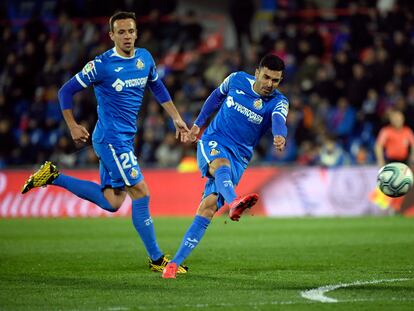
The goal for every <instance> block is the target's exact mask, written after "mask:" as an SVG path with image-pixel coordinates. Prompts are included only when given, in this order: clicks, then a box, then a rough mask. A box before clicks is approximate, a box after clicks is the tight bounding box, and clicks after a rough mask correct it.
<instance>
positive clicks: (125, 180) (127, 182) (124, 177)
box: [108, 144, 131, 187]
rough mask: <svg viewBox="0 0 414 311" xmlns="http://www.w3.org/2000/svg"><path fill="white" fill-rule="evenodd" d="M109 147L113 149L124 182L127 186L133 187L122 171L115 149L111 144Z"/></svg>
mask: <svg viewBox="0 0 414 311" xmlns="http://www.w3.org/2000/svg"><path fill="white" fill-rule="evenodd" d="M108 146H109V149H111V151H112V156H113V157H114V160H115V163H116V166H118V170H119V172H120V173H121V176H122V179H123V180H124V182H125V184H126V185H127V186H128V187H131V184H130V183H129V181H128V178H127V177H126V175H125V172H124V170H123V169H122V166H121V163H120V162H119V160H118V157H117V156H116V153H115V149H114V147H113V146H112V145H111V144H109V145H108Z"/></svg>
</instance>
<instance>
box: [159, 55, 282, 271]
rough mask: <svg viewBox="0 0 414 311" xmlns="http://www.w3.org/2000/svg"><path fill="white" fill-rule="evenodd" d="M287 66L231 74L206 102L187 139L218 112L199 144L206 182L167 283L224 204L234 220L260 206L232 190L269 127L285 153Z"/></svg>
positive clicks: (268, 60)
mask: <svg viewBox="0 0 414 311" xmlns="http://www.w3.org/2000/svg"><path fill="white" fill-rule="evenodd" d="M284 67H285V66H284V63H283V61H282V60H281V59H280V58H279V57H277V56H275V55H271V54H269V55H266V56H264V57H263V58H262V60H261V61H260V64H259V67H258V68H257V69H256V72H255V76H251V75H249V74H247V73H245V72H242V71H241V72H235V73H232V74H231V75H229V76H228V77H227V78H226V79H225V80H224V82H223V83H222V84H221V85H220V87H218V88H217V89H215V90H214V91H213V93H211V95H210V96H209V97H208V98H207V100H206V102H205V103H204V105H203V108H202V109H201V112H200V114H199V116H198V118H197V119H196V120H195V122H194V125H193V127H192V128H191V131H190V133H189V136H188V139H189V140H191V141H195V140H196V137H197V135H198V134H199V132H200V128H201V127H203V126H204V125H205V123H206V121H207V120H208V118H209V117H210V116H211V115H212V113H213V112H215V111H217V110H218V113H217V115H216V116H215V118H214V119H213V121H212V122H211V123H210V124H209V126H208V127H207V129H206V131H205V132H204V134H203V135H202V137H201V139H200V140H199V141H198V144H197V162H198V167H199V169H200V171H201V174H202V175H203V177H204V176H206V177H208V180H207V182H206V186H205V189H204V194H203V197H202V201H201V203H200V206H199V208H198V210H197V212H196V216H195V218H194V221H193V223H192V224H191V226H190V227H189V229H188V231H187V232H186V234H185V235H184V239H183V240H182V242H181V246H180V248H179V249H178V251H177V253H176V254H175V257H174V258H173V259H172V260H171V262H170V263H169V264H168V265H167V266H166V268H165V269H164V271H163V274H162V277H163V278H175V277H176V273H177V271H178V270H177V268H178V267H179V266H180V264H181V263H182V262H183V261H184V259H185V258H187V257H188V256H189V255H190V253H191V251H192V250H193V249H194V248H195V247H196V246H197V245H198V243H199V242H200V240H201V238H202V237H203V235H204V233H205V231H206V229H207V227H208V225H209V224H210V222H211V219H212V218H213V216H214V214H215V213H216V212H217V211H218V209H219V208H221V207H222V206H223V205H224V204H225V203H227V204H229V207H230V211H229V217H230V219H231V220H233V221H239V219H240V216H241V215H242V213H243V211H244V210H246V209H248V208H251V207H252V206H253V205H254V204H255V203H256V202H257V200H258V198H259V196H258V195H257V194H255V193H252V194H248V195H245V196H242V197H239V198H237V196H236V193H235V190H234V186H235V185H237V184H238V183H239V180H240V178H241V176H242V174H243V172H244V170H245V169H246V168H247V166H248V164H249V161H250V160H251V158H252V156H253V149H254V147H255V146H256V145H257V144H258V142H259V140H260V138H261V137H262V136H263V135H264V134H265V133H266V131H267V130H268V129H269V128H271V129H272V133H273V144H274V146H275V148H276V149H278V150H280V151H281V150H283V149H284V147H285V144H286V136H287V128H286V117H287V114H288V109H289V103H288V100H287V98H286V97H285V96H284V95H283V94H282V93H280V92H279V91H278V90H276V88H277V87H278V85H279V83H280V81H281V80H282V73H283V70H284Z"/></svg>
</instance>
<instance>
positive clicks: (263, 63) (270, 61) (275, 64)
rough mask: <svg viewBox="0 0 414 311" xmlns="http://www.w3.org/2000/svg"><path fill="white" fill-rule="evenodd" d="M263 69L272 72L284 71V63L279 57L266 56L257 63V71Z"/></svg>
mask: <svg viewBox="0 0 414 311" xmlns="http://www.w3.org/2000/svg"><path fill="white" fill-rule="evenodd" d="M263 67H266V68H267V69H270V70H274V71H283V70H284V69H285V63H284V62H283V60H282V59H281V58H280V57H279V56H277V55H274V54H267V55H265V56H263V58H262V59H261V60H260V63H259V69H260V68H263Z"/></svg>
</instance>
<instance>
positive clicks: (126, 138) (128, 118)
mask: <svg viewBox="0 0 414 311" xmlns="http://www.w3.org/2000/svg"><path fill="white" fill-rule="evenodd" d="M109 26H110V32H109V36H110V38H111V40H112V41H113V42H114V44H115V46H114V48H112V49H110V50H108V51H106V52H105V53H103V54H101V55H99V56H97V57H96V58H95V59H94V60H93V61H90V62H88V63H87V64H86V65H85V67H84V68H83V69H82V71H81V72H79V73H77V74H76V75H75V76H74V77H73V78H72V79H71V80H69V81H68V82H66V84H65V85H64V86H63V87H62V88H61V89H60V90H59V94H58V95H59V102H60V105H61V109H62V112H63V117H64V119H65V121H66V123H67V125H68V127H69V130H70V133H71V135H72V138H73V140H74V141H75V143H85V142H87V141H88V139H89V132H88V130H87V129H86V128H85V127H83V126H82V125H80V124H78V123H77V122H76V120H75V118H74V116H73V109H72V97H73V95H74V94H75V93H77V92H79V91H81V90H83V89H84V88H87V87H88V86H90V85H93V86H94V90H95V96H96V99H97V103H98V107H97V110H98V121H97V123H96V126H95V129H94V131H93V135H92V144H93V148H94V150H95V152H96V154H97V156H98V158H99V171H100V178H101V184H100V185H98V184H96V183H93V182H90V181H85V180H80V179H76V178H73V177H70V176H67V175H64V174H61V173H59V172H58V170H57V168H56V166H55V165H54V164H52V163H51V162H46V163H45V164H44V165H42V167H41V168H40V169H39V170H38V171H37V172H36V173H34V174H33V175H32V176H30V177H29V179H28V180H27V181H26V183H25V185H24V186H23V189H22V193H26V192H28V191H29V190H31V189H33V188H35V187H42V186H46V185H55V186H59V187H62V188H65V189H67V190H68V191H70V192H72V193H73V194H75V195H77V196H78V197H81V198H83V199H85V200H88V201H91V202H93V203H95V204H96V205H98V206H100V207H101V208H103V209H105V210H107V211H110V212H116V211H117V210H118V209H119V208H120V207H121V205H122V203H123V202H124V200H125V197H126V195H127V194H128V195H129V196H130V197H131V199H132V221H133V224H134V227H135V229H136V231H137V232H138V234H139V236H140V237H141V239H142V241H143V243H144V245H145V248H146V250H147V253H148V256H149V257H150V259H149V267H150V269H151V270H154V271H159V272H161V271H162V269H163V268H164V267H165V265H166V264H167V263H168V259H167V258H166V257H165V256H164V254H163V252H162V251H161V249H160V248H159V246H158V244H157V241H156V237H155V230H154V225H153V222H152V219H151V216H150V213H149V201H150V198H149V191H148V187H147V184H146V183H145V180H144V176H143V175H142V173H141V169H140V167H139V165H138V162H137V158H136V156H135V154H134V137H135V133H136V132H137V126H136V121H137V116H138V112H139V110H140V108H141V105H142V99H143V96H144V90H145V87H146V85H148V86H149V88H150V89H151V91H152V93H153V94H154V96H155V98H156V99H157V101H158V102H159V103H160V104H161V106H162V107H163V108H164V109H165V110H166V111H167V113H168V114H169V115H170V117H171V118H172V120H173V122H174V126H175V128H176V138H179V137H180V136H181V135H183V134H187V133H188V132H189V129H188V128H187V126H186V124H185V123H184V122H183V120H182V118H181V116H180V114H179V113H178V112H177V109H176V107H175V105H174V104H173V102H172V100H171V97H170V95H169V93H168V91H167V89H166V87H165V86H164V84H163V83H162V82H161V80H160V79H159V77H158V74H157V71H156V68H155V63H154V59H153V58H152V56H151V54H150V53H149V52H148V51H147V50H146V49H143V48H135V47H134V43H135V40H136V39H137V29H136V19H135V13H132V12H118V13H116V14H114V15H113V16H112V17H111V18H110V20H109ZM181 139H183V136H181ZM179 272H180V273H185V272H186V267H182V266H180V267H179Z"/></svg>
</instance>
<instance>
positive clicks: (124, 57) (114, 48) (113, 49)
mask: <svg viewBox="0 0 414 311" xmlns="http://www.w3.org/2000/svg"><path fill="white" fill-rule="evenodd" d="M136 51H137V50H136V49H134V55H132V56H130V57H126V56H122V55H120V54H119V53H118V52H117V51H116V47H113V48H112V52H113V53H112V54H111V56H117V57H120V58H123V59H131V58H134V57H135V53H136Z"/></svg>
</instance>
